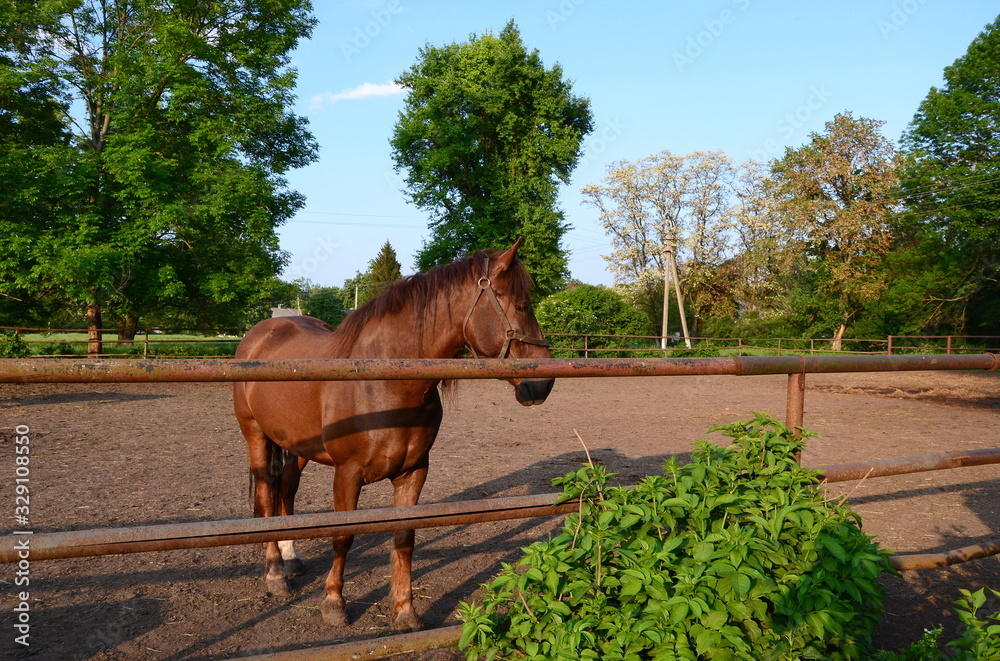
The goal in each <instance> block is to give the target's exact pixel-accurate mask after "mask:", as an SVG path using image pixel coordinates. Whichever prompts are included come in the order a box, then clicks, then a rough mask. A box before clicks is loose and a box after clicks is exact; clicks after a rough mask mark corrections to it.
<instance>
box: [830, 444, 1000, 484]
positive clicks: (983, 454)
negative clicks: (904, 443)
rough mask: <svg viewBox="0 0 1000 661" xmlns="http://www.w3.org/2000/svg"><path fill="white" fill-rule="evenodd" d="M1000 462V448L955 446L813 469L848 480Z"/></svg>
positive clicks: (836, 479) (834, 477) (838, 479)
mask: <svg viewBox="0 0 1000 661" xmlns="http://www.w3.org/2000/svg"><path fill="white" fill-rule="evenodd" d="M986 464H1000V448H989V449H984V450H956V451H954V452H944V453H942V454H926V455H920V456H918V457H900V458H898V459H881V460H878V461H857V462H853V463H849V464H837V465H836V466H816V467H814V468H812V470H817V471H820V472H821V473H823V474H824V476H825V478H826V481H827V482H847V481H849V480H860V479H862V478H864V477H885V476H886V475H904V474H907V473H922V472H926V471H933V470H944V469H948V468H962V467H966V466H983V465H986Z"/></svg>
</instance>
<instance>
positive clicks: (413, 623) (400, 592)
mask: <svg viewBox="0 0 1000 661" xmlns="http://www.w3.org/2000/svg"><path fill="white" fill-rule="evenodd" d="M426 478H427V468H426V467H424V468H419V469H417V470H414V471H412V472H409V473H404V474H403V475H400V476H399V477H397V478H395V479H393V481H392V486H393V504H394V505H395V506H396V507H408V506H411V505H416V504H417V500H418V499H419V498H420V490H421V489H422V488H423V486H424V480H425V479H426ZM414 537H415V535H414V532H413V530H412V529H410V530H399V531H397V532H396V536H395V540H394V542H395V543H394V545H393V549H392V557H391V560H392V588H391V591H390V597H391V599H392V622H391V624H392V628H393V629H395V630H396V631H404V632H405V631H416V630H417V629H422V628H423V626H424V623H423V621H422V620H421V619H420V616H418V615H417V613H416V611H415V610H413V542H414Z"/></svg>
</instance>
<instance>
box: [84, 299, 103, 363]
mask: <svg viewBox="0 0 1000 661" xmlns="http://www.w3.org/2000/svg"><path fill="white" fill-rule="evenodd" d="M101 326H102V323H101V304H100V303H91V304H90V305H88V306H87V355H88V356H96V355H97V354H100V353H103V349H104V346H103V344H102V343H101Z"/></svg>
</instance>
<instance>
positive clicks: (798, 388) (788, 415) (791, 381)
mask: <svg viewBox="0 0 1000 661" xmlns="http://www.w3.org/2000/svg"><path fill="white" fill-rule="evenodd" d="M805 400H806V373H805V372H793V373H791V374H789V375H788V397H787V400H786V406H785V426H786V427H788V428H789V429H790V430H792V431H793V432H794V434H795V438H801V437H802V432H801V430H800V429H798V428H799V427H802V413H803V410H804V409H805ZM799 458H800V457H799V453H796V455H795V460H796V461H798V460H799Z"/></svg>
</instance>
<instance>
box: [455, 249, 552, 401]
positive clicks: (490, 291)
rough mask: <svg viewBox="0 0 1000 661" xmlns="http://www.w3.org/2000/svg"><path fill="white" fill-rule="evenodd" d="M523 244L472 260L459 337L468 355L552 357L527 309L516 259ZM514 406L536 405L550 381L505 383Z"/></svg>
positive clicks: (527, 294) (527, 281) (525, 279)
mask: <svg viewBox="0 0 1000 661" xmlns="http://www.w3.org/2000/svg"><path fill="white" fill-rule="evenodd" d="M521 241H522V239H518V240H517V241H516V242H514V245H513V246H511V247H510V248H509V249H508V250H505V251H504V252H501V253H492V254H491V253H486V252H479V253H476V254H475V255H473V258H472V270H473V279H474V280H475V283H476V294H475V296H474V298H473V300H472V305H471V306H470V307H469V311H468V313H467V314H466V315H465V322H464V324H463V326H462V333H463V336H464V338H465V343H466V345H467V346H468V347H469V349H471V350H472V354H473V355H474V356H476V357H479V355H480V354H482V355H483V356H489V357H495V358H551V357H552V354H551V353H550V352H549V343H548V342H546V341H545V339H544V337H543V336H542V329H541V328H540V327H539V326H538V320H537V319H535V313H534V311H533V310H532V308H531V276H529V275H528V271H527V269H525V268H524V265H523V264H522V263H521V262H520V261H518V260H517V249H518V248H519V247H520V246H521ZM507 381H508V382H509V383H511V384H512V385H513V386H514V394H515V397H516V398H517V401H518V402H520V403H521V404H523V405H524V406H531V405H533V404H541V403H542V402H544V401H545V398H546V397H548V395H549V392H551V391H552V384H553V383H554V379H507Z"/></svg>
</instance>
